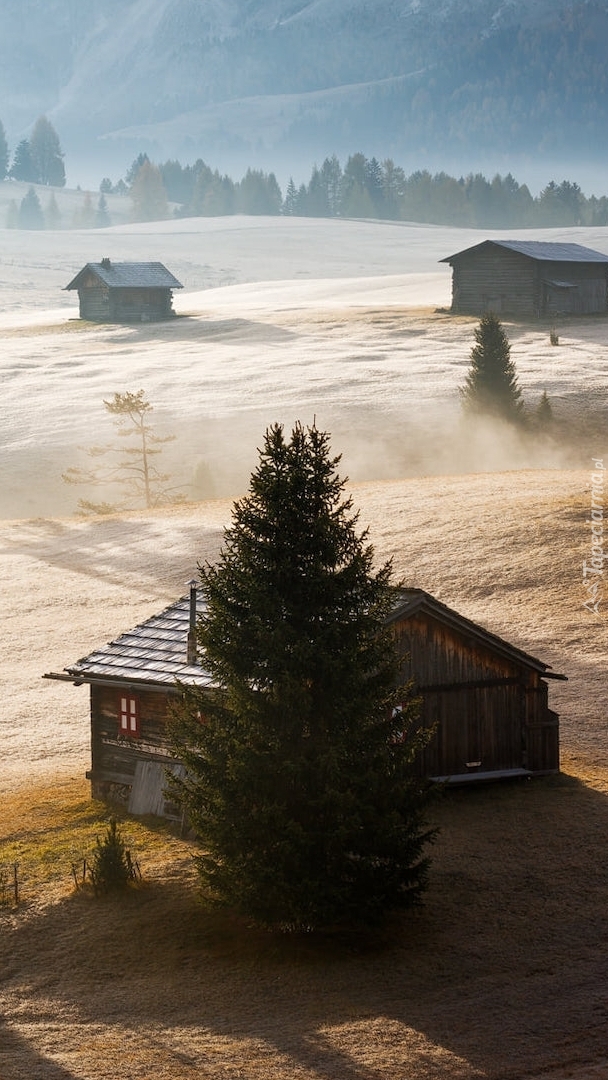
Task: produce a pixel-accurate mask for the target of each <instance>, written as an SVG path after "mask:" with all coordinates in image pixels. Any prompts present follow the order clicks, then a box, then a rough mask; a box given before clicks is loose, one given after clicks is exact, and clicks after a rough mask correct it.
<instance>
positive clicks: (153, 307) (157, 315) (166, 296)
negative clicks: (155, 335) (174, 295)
mask: <svg viewBox="0 0 608 1080" xmlns="http://www.w3.org/2000/svg"><path fill="white" fill-rule="evenodd" d="M110 306H111V313H112V321H113V322H121V323H123V322H158V321H160V320H163V319H169V318H170V317H171V316H172V314H173V308H172V304H171V290H170V289H112V290H111V293H110Z"/></svg>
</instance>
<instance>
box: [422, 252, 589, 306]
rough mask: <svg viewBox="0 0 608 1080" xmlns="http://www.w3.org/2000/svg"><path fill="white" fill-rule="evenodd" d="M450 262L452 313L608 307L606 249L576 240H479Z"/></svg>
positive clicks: (451, 256) (448, 260) (444, 260)
mask: <svg viewBox="0 0 608 1080" xmlns="http://www.w3.org/2000/svg"><path fill="white" fill-rule="evenodd" d="M440 261H441V262H445V263H449V264H450V266H451V267H452V309H451V310H452V312H453V313H454V314H469V315H483V314H484V313H485V312H487V311H492V312H493V313H494V314H495V315H513V316H520V317H523V318H544V317H551V316H555V315H595V314H601V313H604V312H606V311H608V255H603V254H602V253H601V252H599V251H593V250H592V249H591V248H586V247H582V246H581V245H580V244H554V243H546V242H545V241H537V240H484V241H483V243H481V244H476V245H475V246H474V247H470V248H466V249H465V250H464V251H459V252H457V253H456V254H455V255H448V256H447V257H446V258H445V259H441V260H440Z"/></svg>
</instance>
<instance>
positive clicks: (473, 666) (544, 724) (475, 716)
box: [395, 613, 559, 777]
mask: <svg viewBox="0 0 608 1080" xmlns="http://www.w3.org/2000/svg"><path fill="white" fill-rule="evenodd" d="M395 633H396V637H397V643H398V648H399V650H400V652H401V653H402V654H404V653H406V654H407V656H406V658H405V659H404V660H403V663H402V670H401V677H402V678H403V680H404V681H406V680H408V679H410V678H413V679H414V685H415V689H416V692H417V693H419V694H420V696H421V698H422V709H421V716H420V724H421V725H422V726H423V727H425V728H434V729H435V734H434V736H433V738H432V739H431V741H430V742H429V744H428V746H427V747H425V749H424V751H423V752H422V754H421V755H420V758H419V760H418V762H417V766H416V768H417V771H418V772H419V774H420V775H423V776H442V777H445V776H448V777H449V776H466V775H471V774H473V773H476V772H479V773H485V772H500V771H510V770H514V769H527V770H529V771H530V772H539V773H540V772H556V771H558V769H559V728H558V718H557V716H556V714H555V713H552V712H551V710H550V709H548V707H547V686H546V683H544V682H543V680H542V678H541V677H540V673H539V672H537V671H534V670H533V669H530V668H528V667H525V666H523V665H522V666H520V665H518V664H517V663H515V662H514V661H512V660H510V659H508V658H506V657H502V656H501V655H500V654H499V653H496V652H493V651H492V650H491V649H490V648H489V647H488V646H486V645H484V644H483V643H481V642H476V641H474V640H471V639H468V638H466V637H465V636H463V635H462V634H461V633H459V632H457V631H455V630H453V629H452V628H451V627H449V626H447V625H445V624H444V623H440V622H439V621H437V620H436V619H433V618H432V617H430V616H428V615H426V614H423V613H420V614H418V615H416V616H413V617H411V618H408V619H405V620H403V621H402V622H401V623H398V624H397V625H396V626H395Z"/></svg>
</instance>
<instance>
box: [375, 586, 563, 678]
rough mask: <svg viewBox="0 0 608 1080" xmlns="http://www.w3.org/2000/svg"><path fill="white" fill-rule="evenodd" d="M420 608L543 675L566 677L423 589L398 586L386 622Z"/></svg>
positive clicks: (439, 620) (400, 618)
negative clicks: (393, 604) (397, 595)
mask: <svg viewBox="0 0 608 1080" xmlns="http://www.w3.org/2000/svg"><path fill="white" fill-rule="evenodd" d="M420 612H423V613H425V614H427V615H430V616H431V617H432V618H434V619H437V620H438V622H441V623H444V624H445V625H447V626H450V627H451V628H452V629H453V630H456V631H458V632H460V633H461V634H464V635H466V637H468V638H473V639H474V640H475V641H477V642H479V643H480V644H483V645H485V646H486V647H487V648H489V649H490V650H491V651H492V652H495V653H498V654H499V655H500V656H503V657H505V658H506V659H509V660H512V661H514V662H515V663H517V664H520V665H523V666H524V667H528V668H532V669H533V670H534V671H538V672H540V674H541V675H543V676H544V678H545V679H565V678H566V676H565V675H558V674H557V673H556V672H553V671H551V668H550V665H549V664H545V663H543V661H542V660H538V659H537V658H536V657H535V656H531V655H530V654H529V653H527V652H524V651H523V649H518V648H517V646H515V645H511V644H510V642H508V641H505V640H504V639H503V638H501V637H498V635H497V634H492V633H491V632H490V631H489V630H486V629H485V628H484V627H483V626H480V625H479V623H475V622H472V621H471V619H467V618H465V616H464V615H461V614H460V613H459V612H458V611H454V609H453V608H449V607H448V606H447V605H446V604H442V603H441V601H440V600H437V599H436V598H435V597H434V596H431V594H430V593H427V592H424V590H423V589H400V590H399V597H398V599H397V602H396V604H395V607H394V609H393V611H392V614H391V615H390V616H389V619H388V622H389V623H396V622H401V621H403V620H406V619H409V618H411V617H412V616H414V615H418V614H419V613H420Z"/></svg>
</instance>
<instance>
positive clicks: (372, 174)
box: [100, 153, 608, 228]
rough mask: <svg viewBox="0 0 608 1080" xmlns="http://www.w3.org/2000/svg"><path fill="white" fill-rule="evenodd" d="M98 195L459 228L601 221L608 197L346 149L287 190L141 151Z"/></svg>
mask: <svg viewBox="0 0 608 1080" xmlns="http://www.w3.org/2000/svg"><path fill="white" fill-rule="evenodd" d="M100 191H101V192H102V194H103V193H106V194H108V193H115V194H130V195H131V198H132V200H133V214H134V219H135V220H140V221H141V220H144V221H145V220H155V219H156V218H162V217H167V216H170V209H169V205H170V204H171V203H173V204H175V206H174V209H173V214H174V215H175V216H176V217H199V216H210V217H213V216H222V215H226V214H269V215H279V214H283V215H287V216H291V217H346V218H380V219H385V220H391V221H419V222H424V223H427V224H436V225H452V226H463V227H473V228H475V227H484V228H505V227H509V226H513V227H518V228H524V227H526V226H536V227H551V226H561V227H563V226H569V225H607V224H608V196H605V195H603V196H601V197H600V198H597V197H596V196H595V195H592V196H591V197H589V198H588V197H587V196H585V195H584V193H583V192H582V190H581V188H580V186H579V185H578V184H577V183H575V182H572V181H570V180H563V181H562V182H561V183H556V181H554V180H551V181H550V182H549V183H548V184H547V185H546V186H545V187H544V188H543V190H542V191H541V192H540V194H539V195H538V196H533V195H532V194H531V192H530V190H529V188H528V187H527V185H526V184H519V183H518V182H517V180H516V179H515V178H514V177H513V176H512V174H511V173H507V175H506V176H501V175H499V174H496V175H495V176H494V177H493V179H492V180H488V179H487V178H486V177H485V176H483V175H482V174H481V173H475V174H473V173H470V174H469V175H468V176H461V177H460V178H459V179H457V178H456V177H454V176H449V175H448V174H447V173H445V172H439V173H435V174H431V173H430V172H429V171H428V170H425V169H423V170H417V171H415V172H413V173H411V174H410V175H409V176H408V175H406V173H405V170H404V169H403V168H401V166H399V165H396V164H395V162H394V161H392V160H391V159H390V158H387V159H386V160H384V161H382V162H380V161H378V160H377V158H375V157H372V158H367V157H365V155H364V154H362V153H357V154H352V155H351V156H350V157H349V158H348V160H347V162H346V164H345V165H344V166H342V164H341V162H340V161H339V159H338V158H337V157H336V155H333V156H332V157H327V158H325V160H324V161H323V163H322V165H321V166H318V165H316V164H315V165H314V166H313V168H312V172H311V175H310V179H309V181H308V183H301V184H300V185H299V186H296V184H295V182H294V180H293V178H292V177H290V179H289V181H288V184H287V187H286V189H285V193H284V194H283V192H282V191H281V188H280V186H279V183H278V181H277V178H276V176H275V174H274V173H273V172H269V173H266V172H264V171H263V170H260V169H248V170H247V172H246V173H245V175H244V177H243V178H242V179H241V180H240V181H234V180H233V179H232V178H231V177H230V176H228V175H226V174H221V173H220V172H219V171H218V170H217V169H215V170H213V169H211V168H210V166H209V165H207V164H206V163H205V162H204V161H202V160H201V159H198V160H197V161H195V162H194V164H192V165H182V164H181V163H180V162H179V161H177V160H168V161H165V162H163V163H161V164H159V165H156V164H154V163H153V162H151V161H150V159H149V158H148V156H147V155H146V154H140V155H139V157H138V158H136V160H135V161H134V162H133V164H132V165H131V167H130V169H129V171H128V172H127V174H126V177H125V179H124V180H120V181H119V182H118V184H116V185H113V184H112V181H111V180H110V179H109V178H107V177H106V178H105V179H104V180H103V181H102V183H101V186H100Z"/></svg>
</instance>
